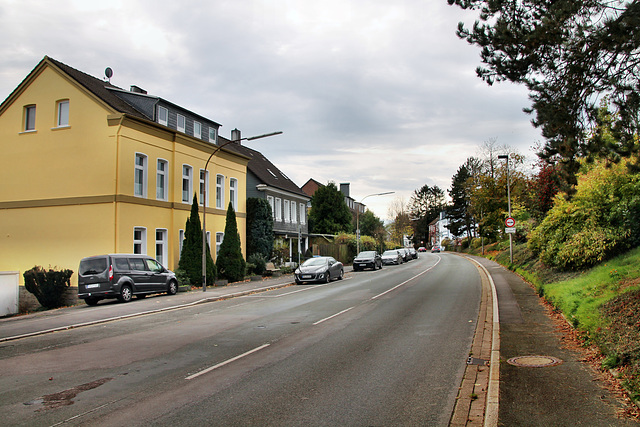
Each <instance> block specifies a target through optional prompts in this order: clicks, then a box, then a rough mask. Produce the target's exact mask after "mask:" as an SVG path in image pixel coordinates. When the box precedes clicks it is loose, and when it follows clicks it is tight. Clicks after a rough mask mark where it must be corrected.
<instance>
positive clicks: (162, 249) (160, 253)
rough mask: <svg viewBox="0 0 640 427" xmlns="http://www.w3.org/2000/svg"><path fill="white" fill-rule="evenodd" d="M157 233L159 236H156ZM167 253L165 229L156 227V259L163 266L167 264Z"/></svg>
mask: <svg viewBox="0 0 640 427" xmlns="http://www.w3.org/2000/svg"><path fill="white" fill-rule="evenodd" d="M158 235H160V238H158ZM168 253H169V251H168V250H167V229H166V228H156V261H158V262H159V263H160V264H161V265H162V266H163V267H166V266H167V261H168V256H167V255H168Z"/></svg>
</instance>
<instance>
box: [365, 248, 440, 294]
mask: <svg viewBox="0 0 640 427" xmlns="http://www.w3.org/2000/svg"><path fill="white" fill-rule="evenodd" d="M441 260H442V258H441V257H440V255H438V262H436V263H435V264H433V265H432V266H431V267H429V268H427V269H426V270H424V271H423V272H421V273H420V274H416V275H415V276H413V277H412V278H410V279H407V280H405V281H404V282H402V283H400V284H398V285H396V286H394V287H393V288H391V289H387V290H386V291H384V292H382V293H381V294H378V295H376V296H374V297H372V298H371V300H372V301H373V300H374V299H378V298H380V297H381V296H383V295H386V294H388V293H389V292H391V291H393V290H396V289H398V288H399V287H400V286H403V285H406V284H407V283H409V282H410V281H412V280H413V279H417V278H418V277H420V276H422V275H423V274H424V273H426V272H428V271H430V270H431V269H433V268H435V266H436V265H438V264H440V261H441Z"/></svg>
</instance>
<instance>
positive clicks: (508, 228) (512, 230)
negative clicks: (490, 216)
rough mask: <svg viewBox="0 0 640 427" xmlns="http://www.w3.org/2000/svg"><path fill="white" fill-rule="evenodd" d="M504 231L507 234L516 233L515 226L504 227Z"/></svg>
mask: <svg viewBox="0 0 640 427" xmlns="http://www.w3.org/2000/svg"><path fill="white" fill-rule="evenodd" d="M504 232H505V233H507V234H515V233H516V228H515V227H507V228H505V229H504Z"/></svg>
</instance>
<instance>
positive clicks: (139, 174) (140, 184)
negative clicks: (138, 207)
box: [133, 153, 147, 197]
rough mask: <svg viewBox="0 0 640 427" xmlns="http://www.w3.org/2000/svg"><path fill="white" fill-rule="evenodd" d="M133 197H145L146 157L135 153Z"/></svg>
mask: <svg viewBox="0 0 640 427" xmlns="http://www.w3.org/2000/svg"><path fill="white" fill-rule="evenodd" d="M133 195H134V196H137V197H147V156H145V155H144V154H141V153H136V166H135V171H134V177H133Z"/></svg>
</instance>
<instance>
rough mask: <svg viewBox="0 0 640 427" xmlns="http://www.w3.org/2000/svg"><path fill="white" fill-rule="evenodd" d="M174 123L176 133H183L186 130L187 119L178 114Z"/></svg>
mask: <svg viewBox="0 0 640 427" xmlns="http://www.w3.org/2000/svg"><path fill="white" fill-rule="evenodd" d="M176 123H177V128H178V131H180V132H184V131H185V130H186V129H187V119H186V118H185V117H184V116H183V115H182V114H178V118H177V122H176Z"/></svg>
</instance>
